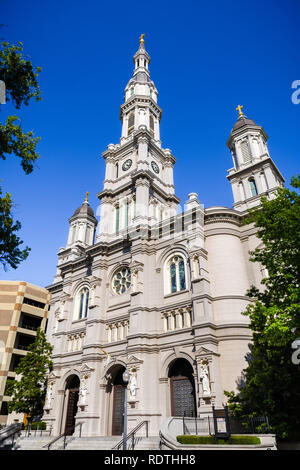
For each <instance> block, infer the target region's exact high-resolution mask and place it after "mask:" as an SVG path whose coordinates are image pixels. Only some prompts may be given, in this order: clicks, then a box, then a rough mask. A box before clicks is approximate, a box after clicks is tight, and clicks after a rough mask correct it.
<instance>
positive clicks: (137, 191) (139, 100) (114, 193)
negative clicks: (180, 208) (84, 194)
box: [97, 35, 179, 242]
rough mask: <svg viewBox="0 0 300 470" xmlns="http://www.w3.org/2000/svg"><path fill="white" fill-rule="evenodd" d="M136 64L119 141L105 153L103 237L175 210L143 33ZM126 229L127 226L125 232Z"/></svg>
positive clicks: (101, 196) (169, 154)
mask: <svg viewBox="0 0 300 470" xmlns="http://www.w3.org/2000/svg"><path fill="white" fill-rule="evenodd" d="M133 63H134V70H133V76H132V78H130V80H129V82H128V84H127V86H126V88H125V96H124V103H123V104H122V105H121V107H120V120H121V123H122V134H121V138H120V142H119V143H118V144H116V145H114V144H110V145H108V147H107V149H106V150H105V152H103V154H102V155H103V158H104V159H105V164H106V172H105V180H104V187H103V190H102V191H101V192H100V193H99V194H98V197H99V199H100V200H101V218H100V227H99V233H98V235H97V242H98V241H108V240H110V239H115V238H116V237H118V236H120V237H122V238H124V233H125V232H126V231H130V230H134V229H135V228H136V227H137V226H139V227H145V228H146V227H149V226H152V225H154V224H156V223H159V222H161V221H162V220H164V219H169V218H170V217H172V216H173V215H175V214H176V211H177V205H178V203H179V199H178V198H177V196H176V195H175V192H174V181H173V166H174V163H175V161H176V160H175V157H174V156H173V155H172V152H171V150H170V149H163V148H162V146H161V141H160V130H159V125H160V120H161V115H162V110H161V109H160V107H159V106H158V104H157V96H158V92H157V89H156V87H155V84H154V82H153V81H152V80H151V79H150V73H149V64H150V56H149V55H148V53H147V51H146V50H145V42H144V35H141V37H140V44H139V49H138V51H137V52H136V54H135V55H134V56H133ZM124 231H125V232H124Z"/></svg>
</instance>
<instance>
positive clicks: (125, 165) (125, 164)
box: [122, 158, 132, 171]
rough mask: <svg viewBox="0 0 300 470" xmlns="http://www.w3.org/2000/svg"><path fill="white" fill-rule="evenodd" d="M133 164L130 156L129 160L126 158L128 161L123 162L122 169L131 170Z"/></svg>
mask: <svg viewBox="0 0 300 470" xmlns="http://www.w3.org/2000/svg"><path fill="white" fill-rule="evenodd" d="M131 165H132V160H130V158H129V159H128V160H126V162H124V163H123V165H122V170H123V171H126V170H129V168H130V167H131Z"/></svg>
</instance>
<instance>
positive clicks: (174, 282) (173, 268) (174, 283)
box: [170, 263, 177, 292]
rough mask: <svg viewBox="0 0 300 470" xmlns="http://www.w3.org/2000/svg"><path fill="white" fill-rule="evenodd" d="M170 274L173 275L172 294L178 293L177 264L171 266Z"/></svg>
mask: <svg viewBox="0 0 300 470" xmlns="http://www.w3.org/2000/svg"><path fill="white" fill-rule="evenodd" d="M170 273H171V292H176V291H177V284H176V266H175V263H172V264H171V266H170Z"/></svg>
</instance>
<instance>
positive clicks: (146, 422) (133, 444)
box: [112, 421, 149, 450]
mask: <svg viewBox="0 0 300 470" xmlns="http://www.w3.org/2000/svg"><path fill="white" fill-rule="evenodd" d="M144 425H146V437H148V426H149V421H142V422H141V423H139V424H138V425H137V426H136V427H135V428H134V429H132V430H131V431H130V433H129V434H127V436H126V440H127V441H128V439H129V438H130V437H131V438H132V450H134V446H135V443H134V436H135V434H136V433H137V431H139V430H140V429H141V428H142V427H143V426H144ZM123 440H124V436H123V437H122V439H121V440H120V441H119V442H118V443H117V444H116V445H115V446H114V447H113V448H112V450H114V449H116V450H119V448H120V447H121V445H122V444H123Z"/></svg>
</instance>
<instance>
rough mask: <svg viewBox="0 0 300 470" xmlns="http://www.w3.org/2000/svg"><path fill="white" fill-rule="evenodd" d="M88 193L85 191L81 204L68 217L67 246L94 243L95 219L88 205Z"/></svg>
mask: <svg viewBox="0 0 300 470" xmlns="http://www.w3.org/2000/svg"><path fill="white" fill-rule="evenodd" d="M88 195H89V192H86V194H85V199H84V201H83V203H82V205H81V206H80V207H78V208H77V209H76V211H75V212H74V214H73V215H72V217H70V219H69V223H70V228H69V236H68V242H67V247H69V246H75V245H81V246H90V245H93V243H94V235H95V229H96V226H97V219H96V218H95V215H94V211H93V209H92V208H91V206H90V205H89V202H88Z"/></svg>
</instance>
